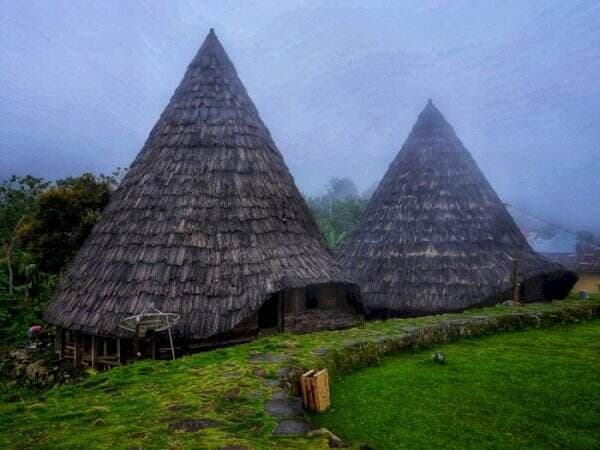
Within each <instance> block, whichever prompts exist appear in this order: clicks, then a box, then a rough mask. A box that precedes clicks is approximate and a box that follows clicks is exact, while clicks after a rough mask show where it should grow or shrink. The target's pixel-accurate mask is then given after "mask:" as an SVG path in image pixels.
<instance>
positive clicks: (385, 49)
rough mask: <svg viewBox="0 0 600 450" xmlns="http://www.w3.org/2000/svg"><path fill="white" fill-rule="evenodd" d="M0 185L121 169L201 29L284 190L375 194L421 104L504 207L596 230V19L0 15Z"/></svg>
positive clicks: (3, 7) (564, 10)
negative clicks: (282, 170)
mask: <svg viewBox="0 0 600 450" xmlns="http://www.w3.org/2000/svg"><path fill="white" fill-rule="evenodd" d="M0 11H1V15H0V179H2V178H5V177H6V176H8V175H10V174H12V173H17V174H27V173H31V174H34V175H38V176H43V177H46V178H50V179H55V178H57V177H63V176H67V175H77V174H80V173H82V172H84V171H91V172H95V173H99V172H104V173H108V172H110V171H111V170H112V169H113V168H115V167H117V166H127V165H129V164H130V163H131V161H132V160H133V158H134V157H135V155H136V154H137V152H138V151H139V150H140V148H141V147H142V145H143V143H144V140H145V139H146V137H147V135H148V133H149V131H150V128H151V127H152V125H153V124H154V122H155V121H156V120H157V118H158V116H159V114H160V112H161V111H162V109H163V108H164V107H165V106H166V104H167V102H168V100H169V98H170V96H171V94H172V93H173V91H174V89H175V88H176V87H177V85H178V83H179V81H180V79H181V77H182V76H183V74H184V72H185V69H186V67H187V64H188V63H189V62H190V61H191V59H192V58H193V56H194V55H195V53H196V51H197V50H198V48H199V46H200V44H201V43H202V41H203V39H204V37H205V35H206V33H207V32H208V29H209V28H210V27H214V28H215V30H216V33H217V35H218V37H219V39H220V40H221V42H222V43H223V45H224V46H225V48H226V50H227V52H228V53H229V55H230V57H231V58H232V60H233V61H234V63H235V65H236V68H237V70H238V73H239V75H240V78H241V79H242V81H243V82H244V84H245V85H246V88H247V89H248V92H249V94H250V96H251V98H252V99H253V100H254V102H255V104H256V106H257V108H258V110H259V111H260V113H261V116H262V118H263V120H264V121H265V123H266V124H267V126H268V127H269V128H270V130H271V133H272V135H273V137H274V139H275V141H276V143H277V145H278V147H279V149H280V150H281V152H282V153H283V155H284V157H285V159H286V162H287V164H288V166H289V167H290V170H291V171H292V174H293V175H294V177H295V180H296V183H297V184H298V186H299V187H300V189H301V190H302V191H303V192H305V193H307V194H315V193H318V192H319V191H321V190H322V189H323V185H324V184H325V183H326V182H327V180H328V179H329V178H331V177H334V176H348V177H350V178H352V179H353V180H355V182H356V184H357V185H358V187H359V189H361V190H362V189H367V188H369V187H370V186H371V185H372V184H374V183H376V182H378V181H379V179H380V178H381V177H382V176H383V174H384V172H385V170H386V169H387V167H388V165H389V163H390V162H391V160H392V159H393V157H394V156H395V154H396V153H397V151H398V150H399V149H400V147H401V145H402V143H403V142H404V140H405V139H406V136H407V134H408V132H409V131H410V128H411V127H412V125H413V123H414V121H415V120H416V116H417V114H418V113H419V111H420V110H421V109H422V108H423V107H424V105H425V103H426V101H427V98H429V97H431V98H433V100H434V102H435V103H436V105H437V106H438V107H439V108H440V110H441V111H442V112H443V113H444V115H445V116H446V118H447V119H448V121H449V122H450V123H452V124H453V126H454V128H455V130H456V131H457V133H458V135H459V137H460V138H461V139H462V141H463V143H464V144H465V146H466V147H467V148H468V149H469V150H470V151H471V153H472V154H473V156H474V157H475V159H476V160H477V162H478V164H479V166H480V167H481V168H482V170H483V172H484V173H485V174H486V176H487V177H488V179H489V180H490V182H491V184H492V185H493V186H494V188H495V189H496V191H497V192H498V193H499V195H500V196H501V197H502V198H503V200H505V201H507V202H509V203H514V204H515V205H518V206H520V207H521V208H524V209H526V210H529V211H531V212H533V213H534V214H537V215H541V216H542V217H544V218H546V219H548V220H551V221H555V222H558V223H560V224H562V225H564V226H567V227H570V228H576V229H579V228H591V229H596V230H599V229H600V2H599V1H597V0H592V1H576V0H569V1H564V0H563V1H554V0H548V1H523V0H519V1H506V0H504V1H491V0H487V1H479V0H452V1H443V0H420V1H411V2H403V1H390V2H382V1H375V0H369V1H354V2H353V1H332V0H330V1H321V2H319V1H285V2H282V1H226V0H218V1H202V2H199V1H194V0H180V1H175V0H171V1H158V0H143V1H142V0H140V1H133V0H129V1H123V0H112V1H83V0H78V1H66V0H65V1H59V0H54V1H49V0H40V1H32V0H0Z"/></svg>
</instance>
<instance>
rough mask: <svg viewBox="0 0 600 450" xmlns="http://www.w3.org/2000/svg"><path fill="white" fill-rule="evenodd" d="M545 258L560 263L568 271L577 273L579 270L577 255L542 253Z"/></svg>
mask: <svg viewBox="0 0 600 450" xmlns="http://www.w3.org/2000/svg"><path fill="white" fill-rule="evenodd" d="M540 255H542V256H543V257H544V258H546V259H548V260H550V261H552V262H555V263H558V264H560V265H561V266H563V267H564V268H566V269H569V270H572V271H576V269H577V254H576V253H558V252H553V253H548V252H540Z"/></svg>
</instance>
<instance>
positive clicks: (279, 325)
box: [277, 291, 283, 331]
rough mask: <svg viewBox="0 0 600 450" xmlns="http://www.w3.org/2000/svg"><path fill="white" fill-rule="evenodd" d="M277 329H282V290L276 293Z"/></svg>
mask: <svg viewBox="0 0 600 450" xmlns="http://www.w3.org/2000/svg"><path fill="white" fill-rule="evenodd" d="M277 329H278V330H279V331H283V291H279V294H278V295H277Z"/></svg>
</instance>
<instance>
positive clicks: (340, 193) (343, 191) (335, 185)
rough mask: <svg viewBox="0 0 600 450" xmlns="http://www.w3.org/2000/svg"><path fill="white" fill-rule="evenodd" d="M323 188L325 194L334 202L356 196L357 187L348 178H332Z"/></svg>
mask: <svg viewBox="0 0 600 450" xmlns="http://www.w3.org/2000/svg"><path fill="white" fill-rule="evenodd" d="M325 189H327V196H328V197H329V198H330V199H331V200H332V201H334V202H335V201H338V200H346V199H349V198H355V197H358V189H356V185H355V184H354V182H353V181H352V180H351V179H350V178H332V179H330V180H329V183H328V185H327V186H325Z"/></svg>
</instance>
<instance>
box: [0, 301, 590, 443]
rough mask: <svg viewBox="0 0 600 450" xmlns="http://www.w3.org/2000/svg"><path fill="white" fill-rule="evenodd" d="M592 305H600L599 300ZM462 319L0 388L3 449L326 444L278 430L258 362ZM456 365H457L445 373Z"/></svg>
mask: <svg viewBox="0 0 600 450" xmlns="http://www.w3.org/2000/svg"><path fill="white" fill-rule="evenodd" d="M591 302H595V303H597V302H600V298H597V299H594V300H592V301H591ZM574 304H579V302H578V301H577V300H569V301H566V302H554V303H552V304H534V305H528V306H527V307H525V308H522V309H521V308H517V309H516V310H519V311H521V310H524V309H525V310H528V311H539V310H544V311H552V310H558V309H561V308H565V307H569V306H570V305H574ZM507 311H508V312H510V311H512V308H505V307H501V308H500V307H497V308H485V309H480V310H471V311H469V312H466V313H464V314H463V315H481V314H488V315H498V314H504V313H506V312H507ZM460 316H461V315H454V316H450V315H443V316H442V315H440V316H429V317H423V318H416V319H401V320H400V319H399V320H389V321H386V322H371V323H368V324H367V325H365V326H363V327H359V328H354V329H350V330H344V331H331V332H321V333H313V334H309V335H300V336H298V335H295V336H291V335H288V334H280V335H276V336H273V337H270V338H264V339H259V340H256V341H254V342H252V343H249V344H244V345H238V346H234V347H230V348H226V349H219V350H214V351H210V352H206V353H200V354H196V355H192V356H187V357H183V358H179V359H178V360H176V361H173V362H162V361H144V362H139V363H136V364H133V365H130V366H125V367H119V368H116V369H113V370H111V371H108V372H104V373H100V374H96V375H93V376H92V377H90V378H88V379H87V380H86V381H84V382H83V383H80V384H78V385H70V386H62V387H58V388H55V389H52V390H50V391H48V392H46V393H41V394H35V393H31V392H29V393H25V394H24V395H23V393H20V394H22V395H23V399H22V400H21V401H16V402H15V401H13V402H10V403H9V402H8V401H7V400H8V398H9V397H11V396H14V394H15V393H17V394H19V392H15V390H14V389H13V388H7V387H6V386H0V448H16V447H17V448H18V447H36V448H131V447H142V448H218V446H220V445H226V444H229V445H232V444H238V445H246V446H247V447H249V448H272V446H273V444H274V443H275V444H277V445H279V446H285V445H292V446H293V447H294V448H317V447H321V446H323V445H324V444H325V442H324V439H323V438H319V437H317V438H313V439H290V438H273V437H272V436H271V431H272V430H273V429H274V427H275V421H274V419H272V418H270V417H268V416H266V414H265V411H264V402H265V401H266V400H267V399H268V398H269V396H270V393H271V392H272V391H273V389H274V388H272V387H268V386H265V385H264V383H263V381H264V380H263V379H262V378H259V377H258V376H256V375H255V374H254V370H255V369H256V368H257V367H261V368H266V369H267V371H268V373H269V376H271V377H275V372H276V370H277V369H278V368H280V367H282V366H285V365H299V366H302V367H316V366H321V365H322V364H321V362H320V360H319V357H318V356H316V355H315V354H314V353H313V350H314V349H317V348H330V349H331V348H333V349H335V348H338V347H341V346H344V345H345V344H347V343H348V342H349V341H353V340H356V339H376V338H377V337H380V336H389V335H397V334H398V332H399V331H398V327H399V325H402V326H410V325H422V324H433V323H436V322H438V321H441V320H444V319H447V318H449V317H460ZM256 352H270V353H275V354H283V355H286V356H287V357H288V358H289V360H288V361H287V362H286V363H281V362H279V363H253V362H251V361H250V360H249V356H250V355H251V354H253V353H256ZM451 358H453V357H452V355H451ZM453 367H454V364H453V363H452V364H450V365H449V366H448V370H449V371H452V368H453ZM444 369H445V368H444ZM500 369H501V368H499V369H498V370H500ZM236 388H240V392H239V394H238V393H235V392H234V393H233V395H229V394H230V393H231V391H232V390H234V389H236ZM336 392H337V391H336ZM227 397H230V399H227ZM232 397H235V398H232ZM457 400H458V399H457ZM186 418H212V419H216V420H218V421H220V422H222V424H223V426H222V427H219V428H210V429H206V430H201V431H198V432H195V433H183V432H179V431H173V430H171V429H170V428H169V425H170V424H172V423H174V422H177V421H180V420H183V419H186ZM423 420H426V419H425V418H423ZM427 420H429V419H427ZM449 430H450V431H451V428H449Z"/></svg>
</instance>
